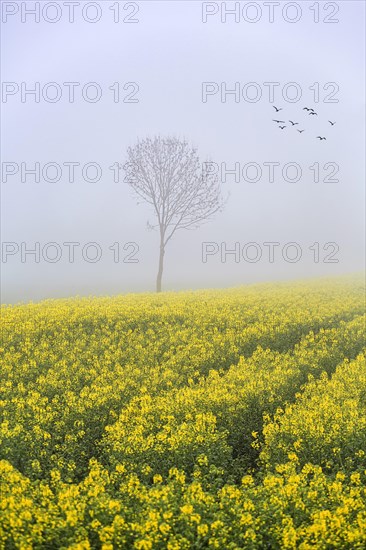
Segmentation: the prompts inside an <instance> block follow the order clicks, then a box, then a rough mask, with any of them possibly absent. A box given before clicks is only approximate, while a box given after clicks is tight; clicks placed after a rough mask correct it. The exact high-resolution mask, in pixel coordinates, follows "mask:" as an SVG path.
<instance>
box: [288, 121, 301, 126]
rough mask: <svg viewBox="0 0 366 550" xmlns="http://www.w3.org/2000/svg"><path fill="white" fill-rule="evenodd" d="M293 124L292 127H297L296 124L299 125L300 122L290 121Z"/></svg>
mask: <svg viewBox="0 0 366 550" xmlns="http://www.w3.org/2000/svg"><path fill="white" fill-rule="evenodd" d="M289 122H291V124H292V126H296V124H299V123H298V122H292V120H289Z"/></svg>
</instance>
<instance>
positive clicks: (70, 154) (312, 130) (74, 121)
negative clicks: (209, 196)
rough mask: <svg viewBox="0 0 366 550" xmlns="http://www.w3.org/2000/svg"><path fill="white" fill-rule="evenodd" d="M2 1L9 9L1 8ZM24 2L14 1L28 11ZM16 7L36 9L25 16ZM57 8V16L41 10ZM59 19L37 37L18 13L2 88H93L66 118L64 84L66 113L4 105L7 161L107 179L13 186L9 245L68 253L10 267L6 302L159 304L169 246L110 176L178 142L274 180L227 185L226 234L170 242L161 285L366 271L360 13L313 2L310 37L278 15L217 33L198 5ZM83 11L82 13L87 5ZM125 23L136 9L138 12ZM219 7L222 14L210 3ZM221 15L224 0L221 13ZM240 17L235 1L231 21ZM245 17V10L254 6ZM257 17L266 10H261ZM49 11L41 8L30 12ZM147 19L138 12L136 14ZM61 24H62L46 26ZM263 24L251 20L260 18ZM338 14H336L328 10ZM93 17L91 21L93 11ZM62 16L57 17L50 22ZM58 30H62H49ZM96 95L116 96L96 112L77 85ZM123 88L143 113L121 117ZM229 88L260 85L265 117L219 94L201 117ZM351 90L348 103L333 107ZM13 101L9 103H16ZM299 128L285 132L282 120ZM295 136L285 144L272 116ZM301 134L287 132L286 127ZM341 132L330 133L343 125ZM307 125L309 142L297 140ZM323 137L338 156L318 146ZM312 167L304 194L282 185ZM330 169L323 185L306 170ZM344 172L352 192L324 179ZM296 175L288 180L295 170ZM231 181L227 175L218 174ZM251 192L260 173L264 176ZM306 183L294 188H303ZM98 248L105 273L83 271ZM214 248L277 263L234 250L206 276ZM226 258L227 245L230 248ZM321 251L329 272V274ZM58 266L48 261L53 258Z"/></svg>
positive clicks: (222, 225)
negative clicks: (156, 297)
mask: <svg viewBox="0 0 366 550" xmlns="http://www.w3.org/2000/svg"><path fill="white" fill-rule="evenodd" d="M3 4H6V2H5V3H3ZM13 4H14V3H13ZM17 4H18V5H19V8H20V7H21V6H20V4H24V3H22V2H18V3H17ZM41 4H42V5H43V4H44V2H41ZM58 4H59V5H60V7H61V8H62V12H63V16H62V19H61V20H60V21H59V22H57V23H48V22H45V21H44V20H41V22H40V23H35V22H33V21H32V20H31V19H29V20H27V21H26V22H25V23H22V22H21V20H20V14H19V13H18V14H16V15H14V16H9V18H8V21H7V22H6V23H4V22H3V23H2V80H3V82H15V83H18V84H19V85H20V83H21V82H26V83H27V85H28V86H29V87H32V85H34V83H35V82H39V83H40V86H41V88H42V86H43V85H44V84H46V83H48V82H56V83H59V84H60V85H62V84H63V83H64V82H79V83H80V87H78V88H76V91H75V102H74V103H69V102H68V100H67V91H66V88H65V87H64V86H63V87H62V90H63V94H62V98H61V99H60V101H58V102H56V103H48V102H47V101H44V100H43V99H42V98H41V101H40V102H39V103H35V102H34V100H33V99H31V98H27V101H26V102H25V103H22V102H21V96H20V93H18V94H16V95H13V96H8V97H7V102H6V103H5V102H3V103H2V104H1V111H2V120H3V122H2V150H1V153H2V163H4V162H13V163H16V164H18V165H19V167H20V165H21V163H22V162H23V163H26V164H27V166H29V167H31V166H32V165H34V164H35V163H36V162H39V163H40V165H41V167H42V166H43V165H45V164H47V163H50V162H56V163H58V164H59V165H60V166H61V167H62V166H63V165H64V163H67V162H78V163H80V165H81V166H83V165H85V164H86V163H90V162H94V163H98V164H99V166H100V167H101V168H102V171H103V174H102V178H101V180H100V181H99V182H95V183H92V182H86V181H83V179H82V177H81V176H80V174H81V169H80V168H79V169H77V170H76V172H75V173H76V178H75V181H74V182H73V183H71V182H69V181H68V173H67V169H66V167H64V169H63V171H62V174H63V176H62V178H61V180H60V181H59V182H57V183H50V182H45V181H42V178H41V181H40V182H39V183H36V182H34V180H33V179H32V177H31V176H30V175H28V176H27V178H26V181H25V182H22V181H21V171H19V172H18V173H17V174H16V175H14V176H8V180H7V181H6V182H4V181H2V206H1V208H2V221H1V229H2V235H1V240H2V242H3V243H4V242H5V243H17V245H19V247H20V243H21V242H26V243H27V246H28V247H29V248H32V247H33V248H34V243H35V242H39V243H40V246H41V249H42V247H43V246H44V245H45V244H46V243H50V242H56V243H59V245H60V246H61V248H62V252H63V253H62V258H61V260H60V261H59V262H57V263H50V262H47V261H45V260H44V259H43V258H42V257H41V261H40V262H39V263H36V262H35V261H34V259H33V258H32V257H31V256H30V255H28V257H27V258H26V262H25V263H22V261H21V255H20V252H19V253H17V254H14V255H13V256H9V257H8V259H7V262H6V263H5V262H4V257H3V261H2V264H1V270H2V302H3V303H12V302H18V301H29V300H40V299H43V298H50V297H58V296H73V295H90V294H92V295H100V294H116V293H122V292H131V291H149V290H154V286H155V277H156V271H157V260H158V242H159V241H158V234H157V233H156V232H152V231H148V229H147V221H148V220H149V221H150V222H153V220H154V215H153V212H152V211H151V210H150V209H149V208H148V207H147V206H145V205H142V204H139V205H137V204H136V199H135V198H134V196H133V194H132V191H131V189H130V188H129V186H128V184H127V183H126V182H124V181H123V173H121V181H120V182H119V183H115V182H114V181H113V172H112V171H111V170H110V169H109V167H110V166H112V165H113V164H114V163H116V162H118V163H120V164H123V163H124V162H125V161H126V149H127V147H128V146H129V145H133V144H134V143H135V142H136V141H137V139H138V138H140V139H141V138H144V137H145V136H154V135H162V136H168V135H174V136H176V137H179V138H184V139H186V140H188V141H189V142H190V143H192V144H193V145H194V146H196V147H197V148H198V151H199V153H200V157H201V158H202V161H204V160H206V159H208V158H210V159H212V160H213V161H214V162H216V163H217V164H218V166H221V164H222V163H226V166H227V168H229V169H233V168H234V165H235V163H239V164H240V168H243V167H244V166H245V165H247V164H248V163H256V164H259V165H260V166H261V169H262V178H261V179H260V180H259V181H257V182H248V181H245V180H244V178H243V177H240V181H239V182H236V181H235V177H234V176H233V175H231V176H230V175H227V177H226V182H225V183H222V190H223V194H224V196H227V195H229V198H228V201H227V204H226V208H225V210H224V212H223V213H221V214H218V215H217V216H216V217H215V219H214V220H213V221H211V222H209V223H207V224H206V225H204V226H202V227H201V228H200V229H198V230H195V231H181V232H178V233H177V234H176V236H175V237H174V239H173V240H172V241H171V242H170V243H169V245H168V249H167V253H166V265H165V272H164V279H163V287H164V288H165V289H182V288H202V287H226V286H233V285H238V284H243V283H248V282H254V281H270V280H278V279H295V278H304V277H311V276H322V275H336V274H340V273H350V272H354V271H360V270H362V269H363V268H364V237H363V234H364V181H365V173H364V147H365V140H364V130H365V128H364V120H365V101H364V96H365V82H364V61H365V60H364V20H365V14H364V11H365V8H364V3H363V2H361V1H347V2H345V1H342V2H337V3H333V4H337V5H338V6H339V8H340V10H339V13H338V14H337V15H335V16H334V17H338V18H339V22H338V23H333V24H332V23H324V22H323V19H324V17H325V16H326V15H327V13H326V12H325V11H324V5H325V4H326V3H325V2H320V18H321V20H320V22H319V23H314V13H313V12H312V11H311V10H310V9H309V7H310V6H311V5H313V4H314V2H298V3H297V4H299V5H301V8H302V16H301V19H300V20H299V21H298V22H296V23H289V22H286V21H284V20H283V17H282V16H281V10H282V8H283V6H284V5H285V4H288V2H281V5H280V7H279V8H276V9H277V11H276V12H275V14H276V16H275V20H274V22H273V23H270V22H269V21H268V11H267V9H266V7H265V5H263V2H256V3H255V4H257V5H259V6H260V8H261V9H262V18H261V19H260V20H259V21H258V22H256V23H249V22H247V21H245V20H243V19H242V18H241V21H240V22H238V23H236V22H235V21H234V17H229V16H228V18H227V22H226V23H223V22H221V19H220V15H221V14H220V13H218V14H216V15H213V16H209V17H208V20H207V23H203V22H202V3H201V2H197V1H184V2H183V1H182V2H179V1H174V2H164V1H160V2H157V1H149V2H147V1H143V2H137V4H138V6H139V11H138V13H137V14H136V15H135V17H136V18H137V19H138V20H139V22H138V23H132V24H128V23H122V22H120V23H114V22H113V12H112V11H111V10H110V9H109V8H110V7H111V6H112V4H114V2H109V1H104V2H100V3H99V4H100V6H101V9H102V13H103V16H102V18H101V20H100V21H99V22H97V23H94V24H91V23H88V22H86V21H84V20H82V18H81V16H80V9H81V8H79V9H78V10H77V9H76V8H75V22H74V23H69V22H68V21H67V12H66V8H65V6H63V2H58ZM80 4H81V5H83V4H85V2H80ZM125 4H126V2H121V17H126V15H128V13H130V12H131V8H130V7H128V6H125V7H126V8H127V9H125V10H123V6H124V5H125ZM213 4H215V3H213ZM220 4H221V2H218V3H217V5H218V6H219V5H220ZM234 4H235V3H234V2H228V3H227V6H228V7H233V5H234ZM245 4H248V2H241V6H244V5H245ZM252 4H253V3H252ZM32 5H34V2H27V6H28V7H30V6H32ZM132 9H133V8H132ZM49 13H50V14H51V10H50V12H49ZM248 13H250V15H249V17H253V14H254V12H248ZM288 13H289V14H290V17H292V14H293V12H291V11H290V12H288ZM328 13H330V11H329V12H328ZM90 14H92V11H90ZM51 15H52V14H51ZM51 15H50V17H51ZM88 82H97V83H98V84H99V85H100V86H101V88H102V90H103V96H102V98H101V100H100V101H99V102H97V103H88V102H87V101H85V100H83V99H82V97H81V93H80V88H82V87H83V85H84V84H85V83H88ZM115 82H119V83H120V86H121V94H122V97H123V96H125V95H126V93H128V92H130V91H131V90H132V88H131V87H130V88H128V89H127V90H126V91H124V90H123V85H124V84H125V83H127V82H135V83H137V84H138V86H139V92H138V94H137V96H136V97H137V98H138V100H139V101H138V103H123V102H119V103H114V102H113V95H112V92H111V91H110V90H108V87H109V86H111V85H113V83H115ZM203 82H211V83H212V82H215V83H217V84H218V85H219V88H220V86H221V83H226V86H227V89H232V88H233V86H234V85H235V83H236V82H239V83H240V88H241V89H242V87H243V86H244V85H245V84H246V83H250V82H255V83H257V85H259V86H260V89H261V91H262V97H261V99H260V100H259V101H258V102H256V103H251V102H249V101H245V100H244V99H243V98H242V97H241V98H240V101H239V102H235V98H234V96H233V95H227V97H226V102H222V101H221V97H220V93H217V94H216V95H212V96H209V97H208V98H207V102H205V103H204V102H202V83H203ZM265 82H278V83H280V85H279V86H278V87H277V88H276V91H275V94H276V95H275V101H274V104H275V105H276V106H278V107H281V108H283V110H282V111H280V112H279V113H277V115H276V116H275V112H274V109H273V106H272V104H271V103H270V101H269V98H268V87H266V86H264V83H265ZM289 82H295V83H297V84H299V85H300V86H301V89H302V97H301V99H300V100H299V101H298V102H296V103H291V102H289V101H286V100H285V99H284V98H283V97H282V95H281V92H282V89H283V87H284V85H285V84H286V83H289ZM315 82H318V83H319V86H320V101H319V103H316V102H314V95H313V91H311V90H310V89H309V87H310V86H312V85H313V84H314V83H315ZM329 82H333V83H337V85H338V86H339V92H338V93H337V94H336V95H335V96H334V97H335V98H337V99H338V100H339V102H338V103H324V101H323V100H324V97H325V96H326V95H329V93H330V92H331V91H332V88H328V89H327V90H323V86H324V85H325V84H327V83H329ZM3 101H4V98H3ZM304 106H308V107H313V108H314V109H315V110H316V112H318V116H317V117H316V116H313V117H311V116H309V115H308V114H307V112H306V111H303V107H304ZM283 117H285V118H283ZM276 118H279V119H281V120H285V121H286V125H287V128H286V129H285V130H284V131H281V130H280V129H278V127H277V124H276V123H275V122H273V121H272V119H276ZM290 119H291V120H293V121H298V122H299V126H295V127H293V128H291V127H290V123H289V122H288V121H289V120H290ZM329 119H330V120H332V121H336V125H335V126H333V127H331V125H330V124H329V123H328V120H329ZM297 128H304V129H305V132H304V133H302V134H299V133H298V132H297V131H296V129H297ZM318 135H321V136H326V137H327V140H326V141H321V142H320V140H318V139H316V136H318ZM268 162H277V163H280V167H279V168H278V170H277V171H276V178H275V181H274V182H269V181H268V171H267V169H266V168H265V166H264V165H263V163H268ZM287 163H297V164H298V165H300V167H301V169H302V177H301V179H300V180H299V181H298V182H291V181H285V180H284V179H283V177H282V173H281V171H282V168H283V166H284V165H286V164H287ZM315 163H319V166H320V181H319V182H315V181H314V175H313V171H312V170H310V169H309V167H310V166H314V164H315ZM327 163H335V164H337V165H338V166H339V173H338V174H337V175H336V176H335V177H336V178H338V179H339V182H337V183H335V182H325V181H323V180H324V178H325V176H326V175H327V173H328V174H330V173H331V170H328V172H324V170H323V166H324V165H326V164H327ZM290 174H291V172H290ZM220 176H221V174H220ZM251 177H253V176H251ZM290 177H292V176H290ZM65 242H79V243H80V247H78V248H77V249H75V261H74V263H70V262H69V261H68V257H67V256H68V253H67V249H66V248H65V247H64V246H63V243H65ZM90 242H96V243H98V245H99V246H100V247H101V250H102V258H101V259H100V261H99V262H97V263H89V262H87V261H85V260H83V258H82V255H81V248H82V247H83V245H85V244H86V243H90ZM116 242H119V243H120V248H121V257H122V259H123V257H125V256H126V255H127V254H128V252H130V251H132V249H128V250H126V251H124V250H123V246H124V245H125V244H126V243H129V242H135V243H137V244H138V246H139V252H138V254H137V256H136V258H137V259H138V260H139V261H138V263H123V262H122V261H120V262H119V263H114V261H113V252H112V250H110V249H109V247H111V246H112V245H113V243H116ZM203 242H210V243H217V246H218V249H219V251H221V249H224V250H225V246H226V248H227V250H228V249H233V248H234V247H235V243H239V248H240V251H242V249H243V247H245V245H247V243H253V242H254V243H257V245H258V246H259V247H260V248H261V251H262V257H261V259H260V260H258V261H257V262H255V263H254V262H252V263H251V262H249V261H245V260H244V259H243V256H242V255H241V257H240V261H239V262H236V261H235V257H234V255H227V256H226V261H222V258H221V257H220V253H219V252H218V253H217V254H215V255H212V256H210V257H209V258H208V259H207V262H206V263H204V262H203V261H202V243H203ZM266 242H272V243H273V242H277V243H280V244H279V246H278V247H276V253H275V258H274V261H273V263H271V262H269V261H268V247H266V246H264V245H263V243H266ZM290 242H296V243H297V245H298V246H299V247H300V248H301V251H302V257H301V259H300V260H299V261H298V262H296V263H291V262H290V261H285V260H284V259H283V256H282V249H283V246H285V245H286V243H290ZM222 243H225V244H224V245H222ZM314 243H319V247H320V261H319V262H318V263H316V262H315V261H314V247H313V249H312V250H309V247H310V246H312V245H313V244H314ZM326 243H336V245H337V246H339V251H338V252H337V254H335V256H334V257H335V258H336V259H338V260H339V261H338V263H324V262H323V259H324V256H325V255H327V254H329V253H331V252H332V250H333V249H332V247H331V248H329V247H328V249H327V250H326V251H324V250H322V247H323V246H324V245H325V244H326ZM50 255H51V251H50Z"/></svg>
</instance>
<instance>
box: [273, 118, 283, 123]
mask: <svg viewBox="0 0 366 550" xmlns="http://www.w3.org/2000/svg"><path fill="white" fill-rule="evenodd" d="M272 120H273V122H277V123H278V124H280V123H282V124H285V121H284V120H275V119H274V118H273V119H272Z"/></svg>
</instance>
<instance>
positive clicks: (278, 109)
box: [272, 105, 282, 113]
mask: <svg viewBox="0 0 366 550" xmlns="http://www.w3.org/2000/svg"><path fill="white" fill-rule="evenodd" d="M272 107H273V108H274V109H276V113H278V111H282V108H281V109H278V108H277V107H275V106H274V105H272Z"/></svg>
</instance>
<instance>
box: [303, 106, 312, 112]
mask: <svg viewBox="0 0 366 550" xmlns="http://www.w3.org/2000/svg"><path fill="white" fill-rule="evenodd" d="M313 110H314V109H309V107H304V108H303V111H313Z"/></svg>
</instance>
